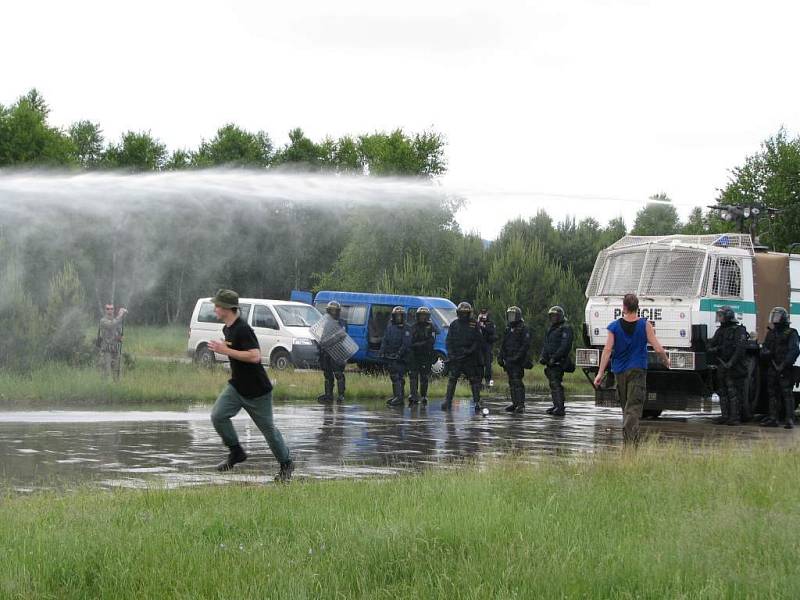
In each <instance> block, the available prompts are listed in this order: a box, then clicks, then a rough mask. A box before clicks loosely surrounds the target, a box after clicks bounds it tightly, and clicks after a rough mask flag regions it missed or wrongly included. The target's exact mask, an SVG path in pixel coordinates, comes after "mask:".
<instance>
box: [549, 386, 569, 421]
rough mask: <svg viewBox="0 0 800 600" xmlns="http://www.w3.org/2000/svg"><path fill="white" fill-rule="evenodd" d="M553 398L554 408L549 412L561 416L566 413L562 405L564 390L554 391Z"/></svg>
mask: <svg viewBox="0 0 800 600" xmlns="http://www.w3.org/2000/svg"><path fill="white" fill-rule="evenodd" d="M554 400H555V409H554V410H553V412H552V413H550V414H551V415H553V416H554V417H563V416H564V415H565V414H567V409H566V408H565V407H564V391H563V390H558V391H557V392H556V393H555V398H554Z"/></svg>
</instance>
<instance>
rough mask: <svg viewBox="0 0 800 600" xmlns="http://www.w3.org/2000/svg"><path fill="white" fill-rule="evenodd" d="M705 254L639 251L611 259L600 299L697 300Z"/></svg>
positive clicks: (682, 250)
mask: <svg viewBox="0 0 800 600" xmlns="http://www.w3.org/2000/svg"><path fill="white" fill-rule="evenodd" d="M705 259H706V253H705V251H703V250H696V249H694V248H658V247H651V248H650V251H649V253H648V251H647V248H637V249H636V250H630V251H627V252H620V253H617V254H613V255H611V256H609V257H608V259H607V260H606V262H605V264H604V265H603V269H604V277H603V280H602V282H601V284H600V288H599V290H598V295H599V296H621V295H624V294H628V293H635V294H639V295H644V296H648V295H649V296H673V297H694V296H697V295H698V293H699V290H700V283H701V280H702V277H703V266H704V265H705Z"/></svg>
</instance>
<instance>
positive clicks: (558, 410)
mask: <svg viewBox="0 0 800 600" xmlns="http://www.w3.org/2000/svg"><path fill="white" fill-rule="evenodd" d="M550 414H551V415H553V416H554V417H563V416H564V415H565V414H567V410H566V409H565V408H556V409H554V410H553V412H551V413H550Z"/></svg>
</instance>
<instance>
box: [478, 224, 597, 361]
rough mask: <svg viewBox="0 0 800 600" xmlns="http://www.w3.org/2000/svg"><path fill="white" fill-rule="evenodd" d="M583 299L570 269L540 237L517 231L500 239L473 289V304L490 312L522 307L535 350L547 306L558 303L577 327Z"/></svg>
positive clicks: (538, 342) (580, 287) (545, 319)
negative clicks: (528, 237)
mask: <svg viewBox="0 0 800 600" xmlns="http://www.w3.org/2000/svg"><path fill="white" fill-rule="evenodd" d="M584 302H585V298H584V296H583V287H582V286H581V285H580V283H579V282H578V280H577V279H576V278H575V276H574V275H573V274H572V271H571V270H570V269H569V268H567V269H564V268H562V267H561V265H559V264H558V262H557V261H555V260H554V259H553V258H552V257H551V255H550V254H548V252H547V251H546V250H545V247H544V245H543V244H542V243H541V242H540V241H538V240H532V241H526V240H525V239H524V237H523V236H522V235H520V234H517V233H515V234H512V235H511V237H510V238H508V239H506V240H504V242H503V244H502V246H501V247H500V249H499V251H498V252H497V254H496V255H495V257H494V260H493V262H492V265H491V267H490V268H489V274H488V276H487V278H486V279H485V280H484V281H482V282H481V283H479V284H478V289H477V304H478V305H479V306H486V307H488V308H489V309H490V311H491V312H492V313H493V314H494V315H505V312H506V308H508V307H509V306H519V307H520V308H521V309H522V313H523V318H524V319H525V321H526V323H527V324H528V327H530V329H531V334H532V337H533V346H534V349H535V350H536V351H538V349H539V348H541V345H542V341H543V338H544V333H545V330H546V328H547V326H548V318H547V310H548V309H549V308H550V307H551V306H553V305H554V304H559V305H560V306H562V307H563V308H564V310H565V311H566V313H567V318H569V319H570V321H571V323H572V325H573V327H575V328H576V330H579V328H580V325H581V324H582V323H583V304H584Z"/></svg>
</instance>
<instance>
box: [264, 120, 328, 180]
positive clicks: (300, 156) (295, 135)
mask: <svg viewBox="0 0 800 600" xmlns="http://www.w3.org/2000/svg"><path fill="white" fill-rule="evenodd" d="M333 149H334V145H333V143H332V142H331V140H326V141H325V142H323V144H322V145H317V144H315V143H314V142H312V141H311V140H310V139H309V138H308V137H306V134H305V133H303V130H302V129H300V128H299V127H297V128H295V129H292V130H291V131H290V132H289V144H288V145H286V146H284V147H283V148H282V149H281V150H279V151H278V152H277V153H276V154H275V158H274V160H273V165H275V166H278V165H291V166H292V169H293V170H302V171H319V170H320V169H321V168H322V167H323V165H324V164H325V163H326V162H328V161H330V160H332V158H333Z"/></svg>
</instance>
